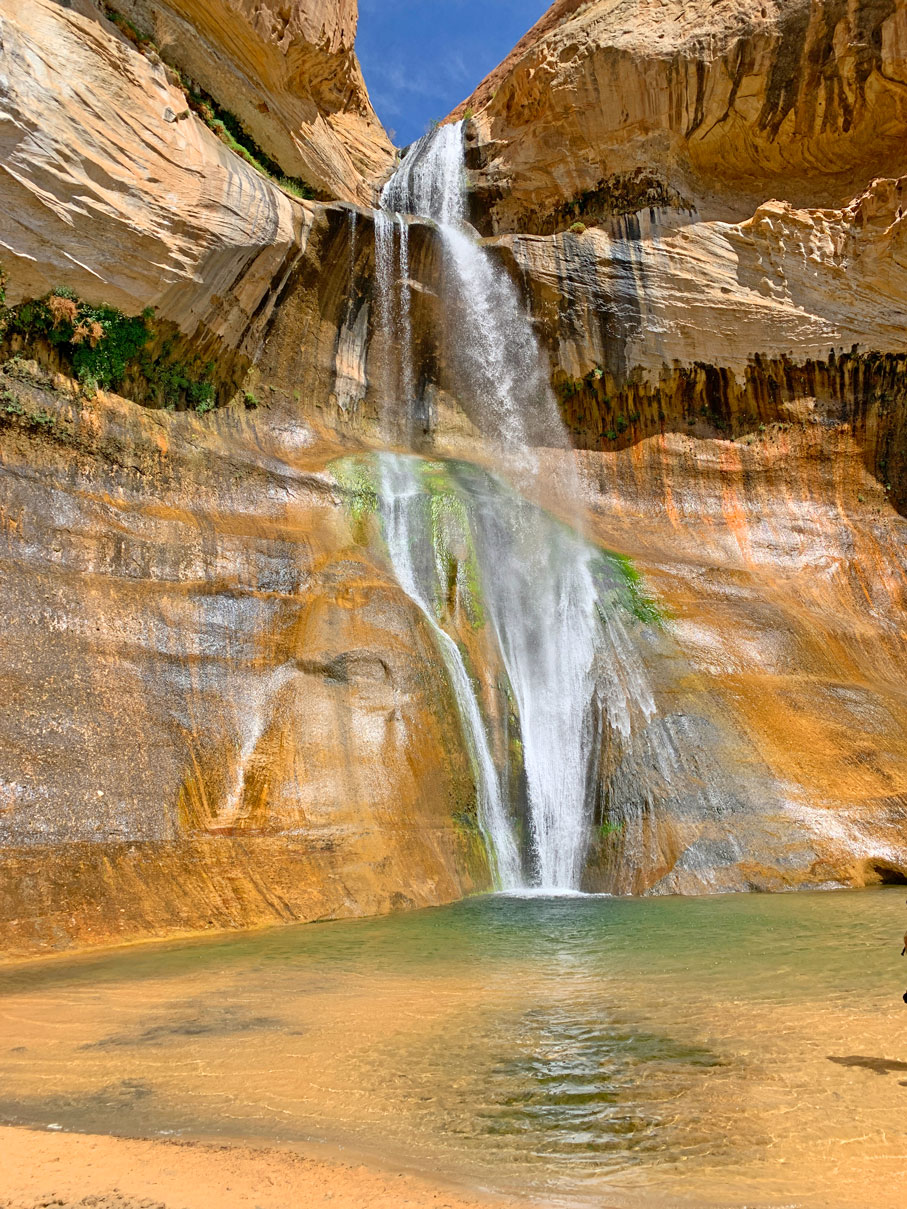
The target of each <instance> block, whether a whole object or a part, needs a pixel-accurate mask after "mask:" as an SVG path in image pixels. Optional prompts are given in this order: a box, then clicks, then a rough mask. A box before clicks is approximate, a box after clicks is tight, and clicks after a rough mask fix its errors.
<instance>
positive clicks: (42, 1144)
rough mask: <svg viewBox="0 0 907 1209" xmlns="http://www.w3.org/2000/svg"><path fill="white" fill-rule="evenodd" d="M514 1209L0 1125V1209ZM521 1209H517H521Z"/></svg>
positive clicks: (240, 1159) (166, 1146) (321, 1170)
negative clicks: (163, 1208)
mask: <svg viewBox="0 0 907 1209" xmlns="http://www.w3.org/2000/svg"><path fill="white" fill-rule="evenodd" d="M80 1205H85V1207H86V1209H88V1206H90V1207H91V1209H162V1207H164V1206H166V1209H288V1207H292V1206H298V1207H299V1209H322V1207H324V1209H365V1207H368V1209H401V1207H402V1206H406V1207H407V1209H423V1207H424V1209H492V1207H496V1209H516V1207H515V1205H514V1204H513V1202H507V1201H503V1200H500V1199H497V1198H491V1197H486V1198H483V1197H481V1196H473V1195H471V1194H464V1193H462V1192H452V1191H451V1190H449V1189H447V1188H443V1187H441V1186H439V1185H436V1184H432V1183H430V1182H429V1181H427V1180H423V1179H420V1178H419V1177H418V1176H415V1175H411V1174H409V1173H405V1172H394V1171H393V1170H391V1171H386V1172H385V1171H380V1170H376V1169H374V1168H369V1167H363V1166H357V1165H356V1164H353V1163H350V1164H346V1163H343V1162H340V1161H332V1160H327V1159H322V1158H314V1157H308V1156H303V1155H299V1154H296V1153H295V1152H289V1151H284V1150H275V1149H266V1150H265V1149H262V1150H259V1149H256V1148H254V1147H249V1146H243V1145H219V1144H208V1143H201V1142H181V1141H158V1140H154V1141H145V1140H141V1139H132V1138H113V1137H103V1136H98V1135H94V1134H73V1133H49V1132H48V1133H45V1132H42V1131H38V1130H31V1129H16V1128H10V1127H8V1126H0V1207H2V1209H39V1207H40V1209H43V1207H44V1206H53V1207H54V1209H75V1206H80ZM523 1209H525V1206H523Z"/></svg>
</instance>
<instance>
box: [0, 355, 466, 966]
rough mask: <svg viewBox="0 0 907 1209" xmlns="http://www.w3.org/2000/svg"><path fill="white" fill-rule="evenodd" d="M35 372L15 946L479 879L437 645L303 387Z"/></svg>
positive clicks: (19, 641) (26, 506) (10, 688)
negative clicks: (139, 395) (232, 390)
mask: <svg viewBox="0 0 907 1209" xmlns="http://www.w3.org/2000/svg"><path fill="white" fill-rule="evenodd" d="M31 372H32V377H31V378H28V377H22V376H20V377H9V376H7V378H6V379H5V380H4V388H5V397H7V398H8V397H12V396H14V397H15V398H16V399H17V400H19V404H20V406H21V407H22V409H23V411H24V413H25V414H24V415H19V414H10V413H9V412H7V411H6V409H4V413H3V415H2V417H0V421H2V423H0V457H2V463H0V466H2V473H0V562H2V570H0V614H2V617H3V627H4V644H3V646H4V653H3V674H4V687H5V693H6V708H5V709H4V711H3V720H2V740H3V741H2V744H0V871H2V872H0V946H2V948H3V949H4V950H5V951H7V952H10V951H12V952H16V951H29V950H32V949H35V948H39V949H40V948H46V947H48V946H51V947H58V946H61V945H66V944H69V943H72V942H73V941H79V942H82V943H85V942H91V943H98V942H103V941H112V940H119V939H129V938H131V937H135V936H138V935H146V934H151V935H154V934H166V933H168V932H171V931H173V930H174V929H180V930H186V929H198V928H205V927H225V926H239V925H243V926H248V925H252V924H259V923H262V922H265V921H271V922H273V921H275V920H290V919H312V918H322V917H334V916H338V915H348V914H353V913H367V914H368V913H377V912H381V911H387V910H391V909H399V908H401V907H405V906H415V905H425V904H429V903H436V902H439V901H446V900H449V899H451V898H454V897H459V896H460V895H462V894H463V893H464V892H465V891H467V890H469V889H471V888H473V887H475V886H477V885H478V886H484V885H487V879H488V872H487V864H486V862H485V856H484V853H483V851H482V848H481V843H480V841H479V838H478V833H477V831H476V828H475V812H474V788H473V784H472V777H471V773H470V769H469V763H468V760H467V757H466V754H465V752H464V751H463V748H462V743H461V739H460V733H459V723H458V718H457V714H456V709H455V707H454V705H453V703H452V700H451V698H450V693H449V689H448V687H447V683H446V680H445V676H444V674H443V667H442V665H441V663H440V659H439V656H438V654H437V652H436V651H435V649H434V648H433V645H432V642H431V637H430V633H429V632H428V630H427V628H426V625H425V623H424V619H423V618H422V617H421V615H420V614H419V613H418V610H416V609H415V607H414V606H413V605H412V603H411V602H410V601H409V600H408V598H407V597H405V596H404V595H403V593H402V592H401V590H400V589H399V587H398V586H397V585H396V583H395V582H394V580H393V579H392V578H391V577H390V576H389V574H388V571H387V569H386V567H385V566H384V565H382V564H381V562H380V561H378V560H376V559H375V558H374V557H373V556H371V555H370V554H369V553H368V551H367V550H366V549H365V548H364V547H362V546H360V545H358V544H357V542H356V540H355V538H354V535H353V531H352V529H351V524H352V523H353V522H352V518H351V516H350V514H349V512H348V511H346V510H345V508H344V507H343V505H342V502H341V497H340V493H339V491H338V486H337V482H336V480H335V478H334V477H333V475H332V474H331V472H330V470H329V469H328V470H326V469H325V467H326V465H327V463H329V462H330V461H331V459H332V458H333V457H335V456H337V455H338V454H339V453H341V452H342V450H341V449H339V448H338V447H337V446H336V445H332V444H331V443H330V442H326V441H324V440H322V441H321V442H320V443H317V444H316V441H315V434H314V433H313V431H312V429H311V428H310V427H309V426H307V425H306V424H305V423H304V422H302V421H301V420H300V419H299V418H298V416H297V415H295V414H294V412H293V409H292V407H291V406H288V405H287V403H286V402H285V403H284V405H283V407H281V406H280V404H279V403H277V402H275V403H274V405H273V407H272V408H270V409H268V412H267V414H266V415H265V413H264V411H262V412H260V413H249V412H247V411H245V409H243V408H240V409H239V410H232V409H231V410H228V411H224V412H221V413H215V415H214V416H209V417H206V418H204V419H200V418H198V417H196V416H194V415H193V414H192V413H183V414H178V415H170V414H168V413H166V412H162V411H158V412H151V411H147V410H145V409H143V408H141V407H139V406H138V405H136V404H134V403H129V402H127V401H125V400H120V399H118V398H117V397H115V396H100V397H98V398H96V399H95V400H94V401H92V402H91V403H86V402H85V401H84V400H82V399H80V398H74V397H73V396H72V395H71V394H69V393H67V392H66V391H61V390H59V389H58V390H52V389H50V388H49V387H45V386H41V385H36V384H35V381H34V380H33V378H34V376H35V375H34V372H33V371H31ZM38 376H39V377H40V375H38ZM36 414H39V415H41V416H43V417H45V418H44V419H43V420H42V421H41V422H37V421H35V420H32V419H31V418H30V417H31V416H33V415H36Z"/></svg>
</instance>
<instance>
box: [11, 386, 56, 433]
mask: <svg viewBox="0 0 907 1209" xmlns="http://www.w3.org/2000/svg"><path fill="white" fill-rule="evenodd" d="M0 415H3V416H14V417H16V418H17V419H23V420H27V421H28V422H29V423H30V424H33V425H34V426H35V427H36V428H53V427H54V426H55V425H56V423H57V417H56V416H52V415H51V414H50V412H48V411H44V409H43V408H42V409H41V411H27V410H26V409H25V408H24V407H23V406H22V401H21V399H20V398H19V397H18V395H15V394H13V392H12V391H11V390H4V391H0Z"/></svg>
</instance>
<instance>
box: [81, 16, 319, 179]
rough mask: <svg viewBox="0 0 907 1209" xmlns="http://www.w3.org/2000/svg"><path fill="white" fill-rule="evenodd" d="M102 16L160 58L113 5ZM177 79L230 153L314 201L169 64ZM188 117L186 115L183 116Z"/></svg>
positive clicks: (235, 121)
mask: <svg viewBox="0 0 907 1209" xmlns="http://www.w3.org/2000/svg"><path fill="white" fill-rule="evenodd" d="M104 14H105V16H106V17H107V19H108V20H109V21H112V22H113V24H114V25H115V26H116V27H117V29H118V30H119V31H120V33H122V34H123V35H124V36H125V37H126V38H128V39H129V41H130V42H131V43H132V44H133V46H135V48H136V50H138V51H139V53H140V54H143V55H145V56H146V57H148V55H149V52H154V54H155V56H157V57H160V51H159V49H158V47H157V46H156V45H155V43H154V41H153V39H152V38H151V37H149V36H148V35H147V34H145V33H143V32H142V31H141V30H140V29H138V28H137V27H136V26H135V25H134V24H133V23H132V21H130V20H129V18H128V17H125V16H124V15H123V14H122V13H120V12H118V11H117V10H116V9H115V8H114V7H113V6H112V5H110V4H105V5H104ZM170 66H171V67H172V68H173V70H174V71H176V73H177V76H178V77H179V82H180V87H181V88H182V90H183V92H184V93H185V96H186V101H187V103H188V106H189V109H191V110H192V111H193V112H194V113H196V114H198V116H199V117H200V118H201V119H202V121H203V122H204V123H205V125H206V126H207V127H208V128H209V129H210V130H212V131H213V132H214V133H215V134H216V135H217V137H218V138H219V139H220V140H221V142H222V143H224V144H225V145H226V146H227V147H229V148H230V150H231V151H234V152H235V153H236V154H237V155H240V156H242V158H243V159H244V160H245V161H246V163H247V164H251V166H252V167H253V168H255V169H256V170H257V171H258V172H260V173H261V174H262V176H266V177H268V178H269V179H270V180H272V181H274V183H275V184H277V185H279V186H280V187H281V189H284V190H286V192H287V193H292V194H293V196H294V197H300V198H305V199H313V198H315V197H316V196H317V195H316V193H315V190H314V189H313V188H312V187H311V185H308V184H307V183H306V182H305V181H304V180H301V179H300V178H299V177H298V176H287V175H286V174H285V173H284V171H283V169H282V168H281V166H280V164H278V163H277V161H276V160H273V159H271V157H270V156H269V155H268V154H267V153H266V152H265V151H262V149H261V147H259V145H258V144H257V143H256V141H255V139H254V138H253V137H252V136H251V134H249V133H248V131H247V130H246V129H245V127H244V126H243V124H242V123H241V122H240V120H239V118H237V117H236V115H235V114H233V113H231V112H230V111H229V110H228V109H224V108H223V106H222V105H220V104H218V102H217V101H216V100H215V99H214V97H212V96H211V94H210V93H207V92H205V90H204V89H203V88H201V87H200V86H199V85H197V84H193V83H191V82H190V81H189V80H187V79H185V78H184V77H183V76H182V74H181V73H180V72H179V70H178V69H177V68H176V66H175V65H174V64H170ZM186 116H188V111H187V113H186Z"/></svg>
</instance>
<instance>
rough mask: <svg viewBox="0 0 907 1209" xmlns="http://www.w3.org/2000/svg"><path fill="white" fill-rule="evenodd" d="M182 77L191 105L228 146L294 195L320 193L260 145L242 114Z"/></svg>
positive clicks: (307, 196)
mask: <svg viewBox="0 0 907 1209" xmlns="http://www.w3.org/2000/svg"><path fill="white" fill-rule="evenodd" d="M180 81H181V84H182V88H183V91H184V92H185V94H186V100H187V102H188V104H189V108H190V109H191V110H192V111H193V113H196V114H197V115H198V116H199V117H200V118H201V119H202V121H203V122H204V123H205V125H206V126H207V127H208V129H209V130H212V131H213V132H214V133H215V134H216V135H217V137H218V138H219V139H220V141H221V142H222V143H223V144H224V145H225V146H227V147H229V148H230V150H231V151H234V152H235V153H236V154H237V155H239V156H241V157H242V158H243V159H244V160H245V161H246V163H247V164H250V165H251V166H252V167H253V168H255V169H256V171H258V172H260V173H261V174H262V176H266V177H268V179H269V180H272V181H273V182H274V183H275V184H276V185H279V186H280V187H281V188H282V189H285V190H286V192H287V193H292V194H293V196H294V197H300V198H304V199H307V200H312V199H314V198H315V197H316V196H317V194H316V192H315V190H314V189H313V188H312V187H311V185H309V184H307V183H306V182H305V181H304V180H302V179H301V178H300V177H298V176H287V174H286V173H285V172H284V171H283V169H282V168H281V166H280V164H278V162H277V161H276V160H273V159H271V157H270V156H269V155H268V154H267V152H266V151H263V150H262V149H261V147H259V145H258V143H256V141H255V139H254V138H253V137H252V135H251V134H249V132H248V131H247V130H246V129H245V127H244V126H243V124H242V122H240V120H239V118H238V117H236V115H235V114H233V113H231V112H230V111H229V110H228V109H224V108H223V106H222V105H219V104H218V102H217V101H216V100H215V99H214V97H212V96H211V94H210V93H208V92H205V90H204V89H203V88H201V87H200V86H199V85H197V84H192V83H190V82H189V81H188V80H186V79H184V78H183V77H182V76H181V77H180Z"/></svg>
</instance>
